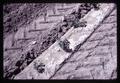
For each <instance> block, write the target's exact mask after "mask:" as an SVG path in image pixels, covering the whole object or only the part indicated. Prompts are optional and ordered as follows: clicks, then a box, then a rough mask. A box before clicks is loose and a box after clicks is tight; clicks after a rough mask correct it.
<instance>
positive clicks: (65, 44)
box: [59, 39, 72, 52]
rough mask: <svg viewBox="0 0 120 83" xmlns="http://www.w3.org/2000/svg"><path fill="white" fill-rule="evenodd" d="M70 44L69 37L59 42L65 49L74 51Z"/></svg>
mask: <svg viewBox="0 0 120 83" xmlns="http://www.w3.org/2000/svg"><path fill="white" fill-rule="evenodd" d="M69 44H70V42H69V41H68V40H67V39H65V40H64V41H60V42H59V45H60V47H61V48H62V49H63V50H64V51H66V52H72V49H70V48H69Z"/></svg>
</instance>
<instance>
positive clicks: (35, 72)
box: [14, 4, 114, 79]
mask: <svg viewBox="0 0 120 83" xmlns="http://www.w3.org/2000/svg"><path fill="white" fill-rule="evenodd" d="M113 9H114V4H101V7H100V9H99V10H94V9H93V10H91V11H90V12H89V13H88V14H87V15H86V16H85V17H84V18H83V19H81V20H80V21H82V20H85V21H87V26H86V27H79V28H76V29H74V27H72V28H71V29H70V30H69V31H68V32H67V33H66V34H65V35H64V36H63V37H61V39H60V40H64V39H67V40H68V41H69V42H70V48H71V49H73V50H74V49H75V47H76V46H77V45H79V44H81V43H83V42H84V41H85V40H86V39H87V38H88V37H89V36H90V34H91V33H92V32H93V31H94V30H95V29H96V28H97V27H98V26H99V24H100V23H101V22H102V21H103V20H104V18H105V17H106V16H107V15H108V14H110V12H111V11H112V10H113ZM71 54H72V53H68V52H65V51H64V50H63V49H62V48H61V47H60V46H59V41H56V42H55V43H54V44H53V45H52V46H50V47H49V48H48V49H47V50H46V51H45V52H43V53H42V54H41V55H40V56H39V57H38V58H36V59H35V60H34V61H33V62H32V63H31V64H30V65H28V66H27V67H26V68H25V69H24V70H23V71H22V72H20V73H19V74H18V75H16V76H15V78H14V79H49V78H51V76H53V75H54V73H55V72H56V71H57V70H58V69H59V67H60V66H61V63H62V62H64V60H65V59H67V58H68V57H69V56H70V55H71Z"/></svg>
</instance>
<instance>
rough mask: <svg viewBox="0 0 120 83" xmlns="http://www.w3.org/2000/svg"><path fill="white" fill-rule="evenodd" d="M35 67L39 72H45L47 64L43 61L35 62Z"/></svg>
mask: <svg viewBox="0 0 120 83" xmlns="http://www.w3.org/2000/svg"><path fill="white" fill-rule="evenodd" d="M34 68H35V69H36V70H37V71H38V72H39V73H43V72H44V71H45V69H44V68H45V65H44V64H43V63H40V64H38V63H36V62H35V63H34Z"/></svg>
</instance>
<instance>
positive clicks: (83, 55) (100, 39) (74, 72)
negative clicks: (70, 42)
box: [51, 9, 117, 79]
mask: <svg viewBox="0 0 120 83" xmlns="http://www.w3.org/2000/svg"><path fill="white" fill-rule="evenodd" d="M116 17H117V16H116V9H115V10H114V11H113V12H112V13H111V14H110V15H109V17H107V18H106V19H105V20H104V21H103V23H102V24H101V25H100V26H99V27H98V29H97V30H96V31H95V32H94V34H93V35H92V36H91V37H90V38H89V39H88V40H87V42H86V43H85V44H83V45H82V46H81V48H80V49H79V51H78V52H77V53H75V54H74V55H73V56H72V57H71V58H70V59H69V60H67V61H66V63H65V64H64V66H63V67H62V68H61V69H60V70H59V71H57V73H56V74H55V76H54V77H52V78H51V79H116V78H117V70H116V69H117V38H116V35H117V24H116V23H117V19H116Z"/></svg>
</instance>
